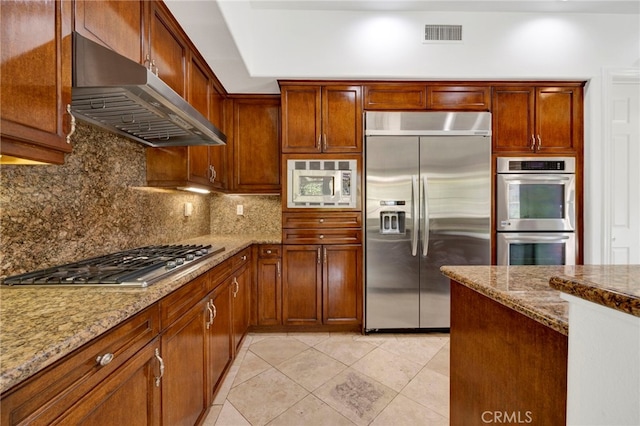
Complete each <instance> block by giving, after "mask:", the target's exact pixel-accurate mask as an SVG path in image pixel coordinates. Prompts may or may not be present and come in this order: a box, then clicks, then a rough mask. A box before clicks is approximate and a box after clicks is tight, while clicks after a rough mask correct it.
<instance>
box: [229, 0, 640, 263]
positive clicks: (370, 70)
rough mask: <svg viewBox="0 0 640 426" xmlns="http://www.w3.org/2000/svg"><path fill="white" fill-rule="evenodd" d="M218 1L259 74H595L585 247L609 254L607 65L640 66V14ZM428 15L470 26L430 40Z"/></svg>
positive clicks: (592, 255)
mask: <svg viewBox="0 0 640 426" xmlns="http://www.w3.org/2000/svg"><path fill="white" fill-rule="evenodd" d="M256 4H257V3H256ZM218 5H219V8H220V11H221V12H222V15H223V17H224V20H225V21H226V23H227V24H228V26H229V29H230V31H231V33H232V34H233V35H234V40H235V43H236V45H237V48H238V50H239V52H240V54H241V55H242V57H243V59H244V61H245V64H246V65H247V69H248V73H249V75H251V76H252V77H262V78H264V77H275V78H279V79H299V78H302V79H305V78H306V79H316V78H317V79H333V78H335V79H421V80H429V79H467V80H474V79H506V80H508V79H532V80H553V79H564V80H569V79H570V80H586V81H588V82H589V83H588V86H587V90H586V96H585V170H586V176H585V202H586V208H585V224H586V232H585V241H584V246H583V249H584V250H585V263H602V262H603V261H604V259H603V255H602V249H601V248H602V247H603V240H602V238H603V231H602V228H603V227H604V226H606V224H603V222H602V220H603V216H604V215H603V212H602V209H603V207H602V206H603V200H604V199H603V195H602V193H603V188H602V184H601V182H602V173H603V169H604V165H603V163H602V159H603V155H602V152H603V145H602V144H603V106H602V104H603V102H604V100H603V99H602V94H603V87H602V84H603V83H602V75H603V69H605V68H630V67H639V66H640V17H639V16H638V15H637V14H627V15H623V14H610V15H609V14H551V13H547V14H542V13H504V12H501V13H498V12H485V13H452V12H424V11H419V12H363V11H330V10H314V11H310V10H285V9H269V8H252V7H251V5H250V4H249V3H248V2H246V1H238V0H220V1H218ZM425 24H460V25H463V38H464V42H463V43H461V44H424V43H422V35H423V32H424V25H425ZM223 82H224V81H223ZM231 91H233V90H231Z"/></svg>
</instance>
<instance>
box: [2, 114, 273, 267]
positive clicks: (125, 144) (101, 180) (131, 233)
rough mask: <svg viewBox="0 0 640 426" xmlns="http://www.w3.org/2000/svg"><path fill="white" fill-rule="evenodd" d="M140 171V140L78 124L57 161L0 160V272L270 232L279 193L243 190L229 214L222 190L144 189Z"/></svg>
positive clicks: (142, 151)
mask: <svg viewBox="0 0 640 426" xmlns="http://www.w3.org/2000/svg"><path fill="white" fill-rule="evenodd" d="M145 175H146V158H145V147H144V145H141V144H138V143H136V142H133V141H130V140H129V139H126V138H123V137H120V136H117V135H113V134H111V133H107V132H104V131H102V130H99V129H96V128H94V127H92V126H89V125H87V124H84V123H81V124H80V125H79V126H78V129H77V131H76V133H75V134H74V136H73V152H72V153H71V154H68V155H67V158H66V160H65V164H63V165H57V166H49V165H43V166H15V165H2V166H0V179H1V180H0V247H1V249H0V278H3V277H5V276H8V275H14V274H18V273H22V272H26V271H30V270H34V269H41V268H46V267H49V266H54V265H58V264H62V263H68V262H72V261H76V260H80V259H83V258H87V257H92V256H99V255H102V254H105V253H109V252H113V251H118V250H124V249H128V248H132V247H138V246H144V245H152V244H170V243H175V242H177V241H180V240H184V239H188V238H193V237H198V236H202V235H207V234H209V233H224V234H230V233H236V232H241V233H249V232H253V231H255V232H263V231H264V232H271V231H272V228H275V229H276V231H275V232H278V231H277V229H279V226H280V197H279V196H271V197H253V196H252V197H244V198H246V199H247V200H246V201H243V203H244V205H245V216H244V217H236V216H235V204H234V203H235V202H234V201H231V200H232V198H231V197H230V196H223V195H210V196H209V195H199V194H191V193H188V192H183V191H177V190H166V189H156V188H148V187H145V185H146V176H145ZM187 202H189V203H192V204H193V215H192V216H190V217H185V216H184V214H183V212H184V203H187ZM232 204H233V215H231V214H229V213H228V212H227V211H226V210H227V209H228V208H227V207H228V206H231V205H232ZM276 206H277V207H276ZM276 208H277V212H276V211H275V209H276ZM271 210H274V211H273V212H272V211H271ZM263 213H265V214H266V215H265V216H264V217H262V216H261V215H262V214H263ZM212 215H213V217H212ZM272 220H274V221H275V222H274V223H271V222H272ZM253 227H255V228H256V229H255V230H253V229H252V228H253Z"/></svg>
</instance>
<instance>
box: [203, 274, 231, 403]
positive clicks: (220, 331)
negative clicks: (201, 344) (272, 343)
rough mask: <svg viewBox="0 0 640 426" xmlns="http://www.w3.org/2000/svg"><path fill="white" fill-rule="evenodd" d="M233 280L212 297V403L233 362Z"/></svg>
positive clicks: (210, 354)
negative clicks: (219, 384)
mask: <svg viewBox="0 0 640 426" xmlns="http://www.w3.org/2000/svg"><path fill="white" fill-rule="evenodd" d="M230 284H231V280H230V279H229V280H227V281H225V282H223V283H222V284H220V285H219V286H218V287H217V288H216V289H215V290H214V291H213V292H212V293H211V295H210V297H209V304H210V306H211V310H212V311H213V313H212V317H213V322H212V323H211V325H210V326H209V344H208V345H209V368H208V370H209V371H208V381H209V385H208V386H207V388H208V389H209V393H210V395H209V397H210V401H209V402H212V401H213V396H214V394H215V391H216V388H217V386H218V382H219V381H220V380H221V378H222V374H223V373H224V371H225V370H226V368H227V366H228V365H229V363H230V362H231V359H232V358H231V357H232V355H233V352H232V350H231V285H230Z"/></svg>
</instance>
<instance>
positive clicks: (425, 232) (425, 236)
mask: <svg viewBox="0 0 640 426" xmlns="http://www.w3.org/2000/svg"><path fill="white" fill-rule="evenodd" d="M420 201H421V203H422V209H423V214H424V224H423V225H424V226H423V227H422V257H427V253H428V252H429V200H428V198H427V177H426V176H423V177H422V199H421V200H420Z"/></svg>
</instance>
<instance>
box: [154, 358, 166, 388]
mask: <svg viewBox="0 0 640 426" xmlns="http://www.w3.org/2000/svg"><path fill="white" fill-rule="evenodd" d="M155 355H156V359H157V360H158V362H159V363H160V375H159V376H156V387H160V379H162V376H164V360H163V359H162V358H161V357H160V349H158V348H156V352H155Z"/></svg>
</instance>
